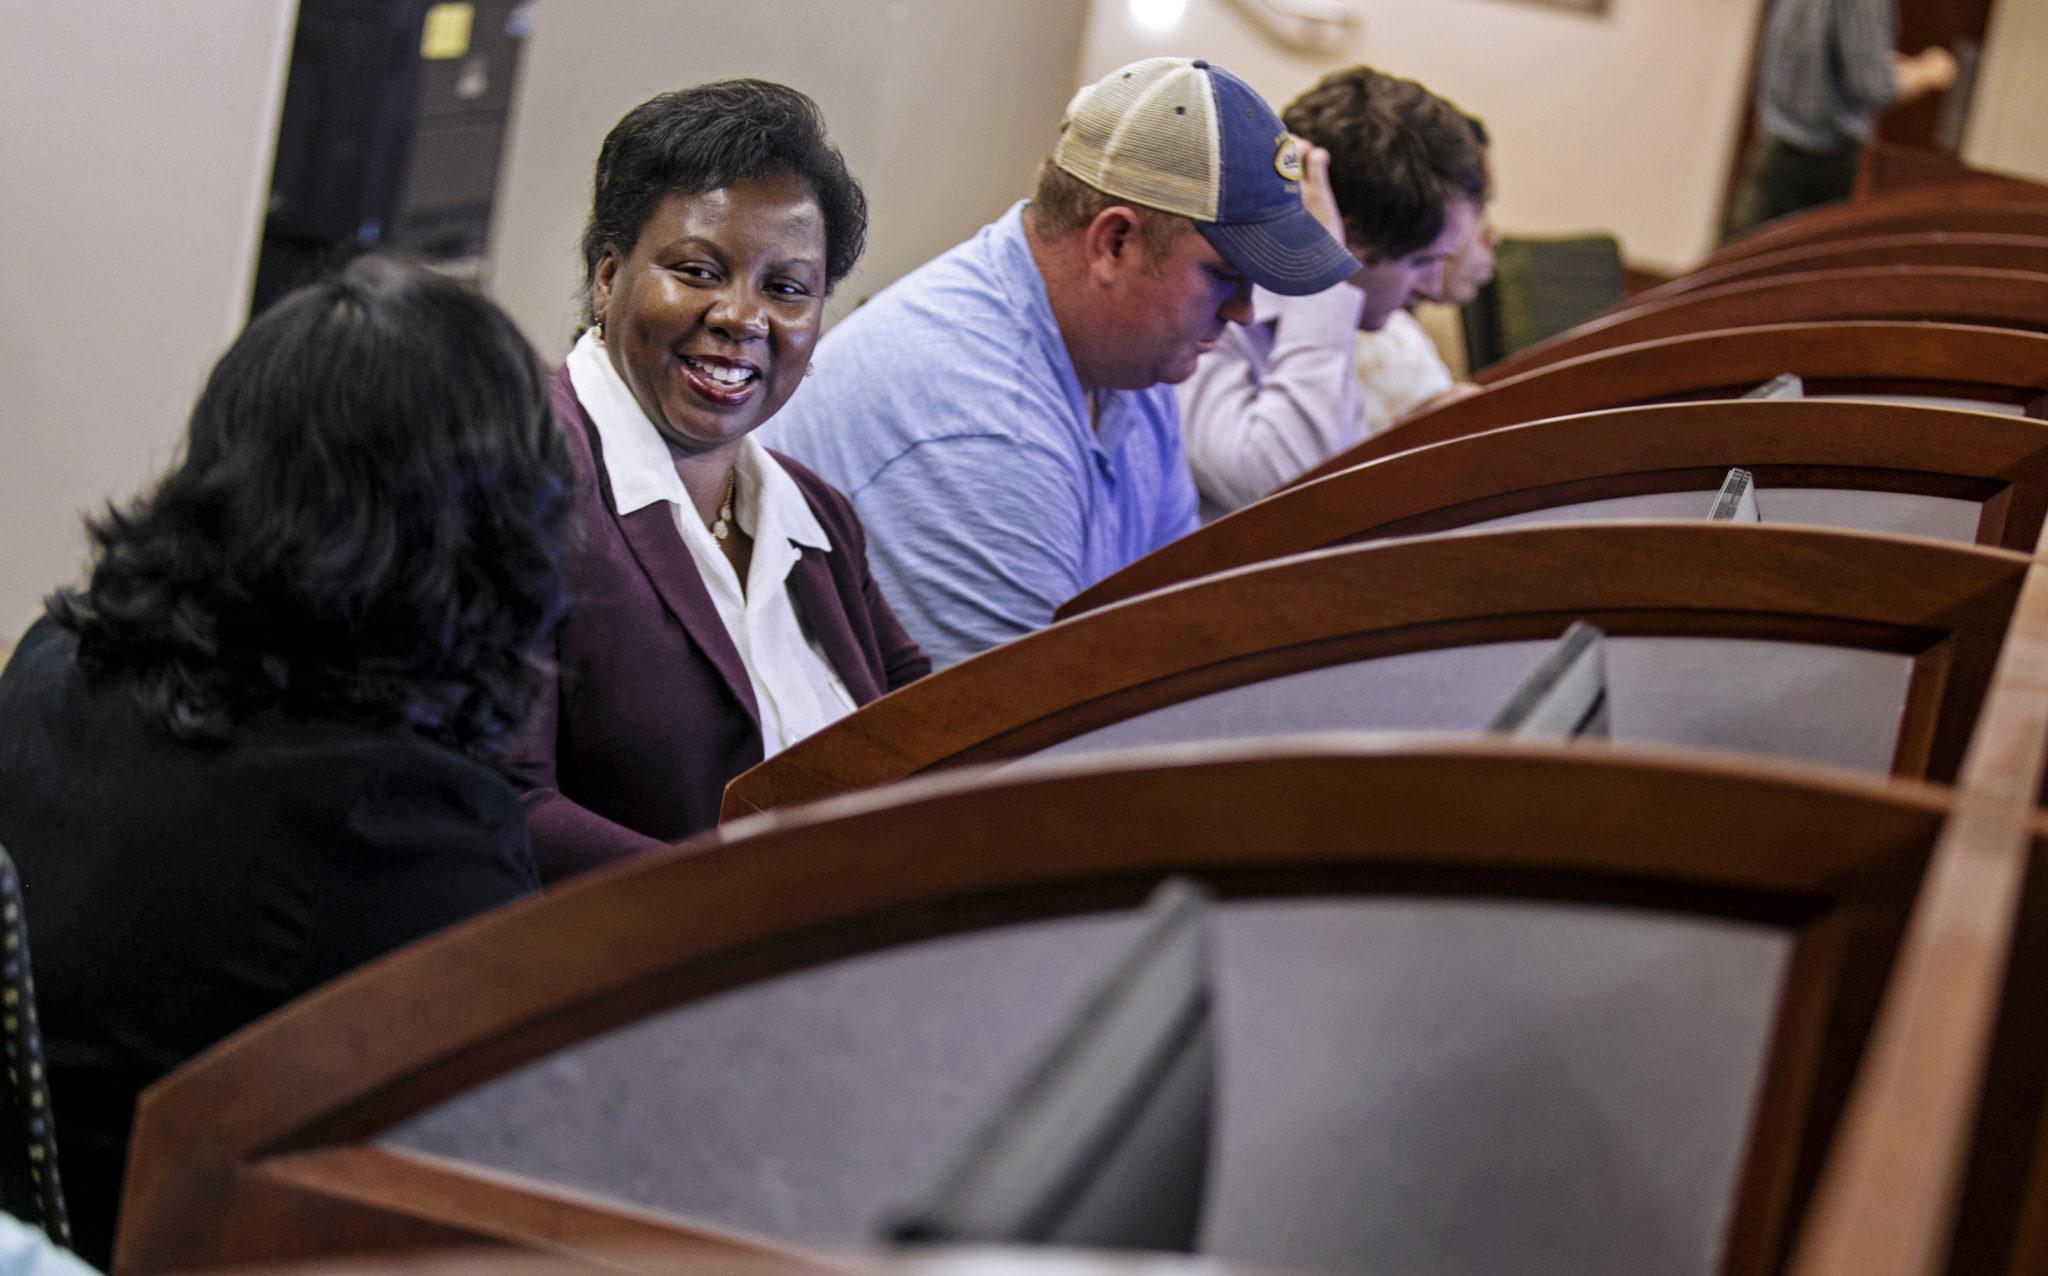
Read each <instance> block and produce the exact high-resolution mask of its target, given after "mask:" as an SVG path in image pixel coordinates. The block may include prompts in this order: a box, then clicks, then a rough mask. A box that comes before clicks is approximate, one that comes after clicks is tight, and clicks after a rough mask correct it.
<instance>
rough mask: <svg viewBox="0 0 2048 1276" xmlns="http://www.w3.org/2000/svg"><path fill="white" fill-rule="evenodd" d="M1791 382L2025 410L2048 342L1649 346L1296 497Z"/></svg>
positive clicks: (1413, 438)
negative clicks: (1536, 426)
mask: <svg viewBox="0 0 2048 1276" xmlns="http://www.w3.org/2000/svg"><path fill="white" fill-rule="evenodd" d="M1783 372H1797V373H1798V374H1799V375H1800V376H1801V377H1803V378H1805V380H1806V388H1807V393H1808V394H1809V395H1826V394H1923V395H1941V396H1945V397H1954V398H1960V399H1969V400H1974V401H1978V402H1985V403H2011V404H2025V403H2031V402H2033V401H2035V400H2037V399H2039V398H2041V397H2042V396H2043V395H2044V394H2048V335H2043V334H2041V333H2036V332H2016V331H2012V330H2008V329H2000V328H1980V327H1969V326H1965V325H1962V324H1930V323H1897V322H1888V321H1869V320H1866V321H1860V322H1838V323H1787V324H1764V325H1760V326H1757V327H1754V328H1735V329H1731V330H1728V331H1724V332H1699V333H1692V334H1690V335H1687V336H1681V337H1666V338H1662V339H1660V340H1656V341H1645V342H1642V343H1639V344H1637V345H1632V346H1623V347H1621V348H1619V349H1614V350H1603V351H1600V352H1597V353H1594V354H1588V355H1581V356H1579V357H1578V358H1574V359H1566V360H1563V361H1561V362H1558V363H1554V364H1550V365H1549V366H1547V367H1542V368H1536V369H1532V370H1531V371H1529V372H1525V373H1523V374H1522V375H1520V376H1517V377H1511V378H1508V379H1507V380H1504V381H1498V382H1495V383H1493V384H1491V385H1489V386H1487V387H1486V388H1485V389H1483V390H1481V391H1480V392H1479V393H1478V394H1474V395H1470V396H1468V397H1466V398H1464V399H1460V400H1458V401H1456V402H1454V403H1447V404H1445V405H1444V406H1442V407H1440V408H1436V409H1434V410H1431V411H1427V412H1423V413H1420V414H1418V415H1415V416H1411V417H1408V418H1407V419H1406V420H1403V421H1401V422H1398V423H1397V424H1395V425H1394V427H1393V428H1391V429H1389V430H1384V431H1382V432H1381V433H1379V434H1375V435H1373V436H1372V437H1371V438H1368V439H1366V440H1364V441H1363V442H1361V443H1359V444H1358V445H1357V446H1355V447H1351V448H1347V449H1345V450H1344V451H1342V452H1339V453H1338V454H1337V455H1335V456H1333V457H1331V458H1330V459H1329V460H1327V461H1325V462H1323V463H1322V464H1321V465H1318V466H1316V467H1315V468H1313V469H1311V470H1309V471H1308V472H1307V473H1305V474H1303V475H1302V476H1301V477H1300V478H1299V479H1296V480H1295V482H1294V483H1293V484H1290V485H1289V486H1297V485H1299V484H1302V483H1307V482H1311V481H1313V480H1315V479H1318V478H1322V477H1324V476H1326V475H1329V474H1334V473H1336V472H1337V471H1338V470H1345V469H1349V468H1351V467H1352V466H1354V465H1358V464H1360V463H1362V462H1365V461H1370V460H1373V459H1375V458H1377V457H1382V456H1391V455H1392V454H1394V453H1395V452H1401V451H1405V450H1407V449H1408V448H1412V447H1421V446H1423V445H1424V444H1428V443H1441V442H1443V441H1444V440H1445V439H1454V438H1461V437H1463V436H1465V435H1468V434H1477V433H1479V432H1480V431H1482V430H1492V429H1497V428H1498V427H1500V426H1503V425H1520V424H1522V423H1524V422H1527V421H1540V420H1543V419H1544V418H1546V417H1556V416H1564V415H1566V414H1568V413H1574V412H1592V411H1596V410H1598V409H1601V408H1619V407H1627V406H1629V405H1631V404H1643V403H1659V402H1670V401H1673V400H1681V399H1725V398H1733V397H1735V396H1737V395H1740V394H1742V393H1743V392H1744V391H1747V390H1750V389H1753V388H1755V387H1756V386H1758V385H1760V384H1762V383H1763V382H1765V381H1768V380H1770V379H1771V378H1772V377H1775V376H1777V375H1778V374H1780V373H1783Z"/></svg>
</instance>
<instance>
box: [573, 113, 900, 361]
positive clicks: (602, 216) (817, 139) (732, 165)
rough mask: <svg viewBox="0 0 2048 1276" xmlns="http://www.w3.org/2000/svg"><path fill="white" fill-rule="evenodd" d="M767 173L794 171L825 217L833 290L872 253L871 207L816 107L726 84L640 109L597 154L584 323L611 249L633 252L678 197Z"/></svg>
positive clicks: (586, 238) (586, 235) (586, 239)
mask: <svg viewBox="0 0 2048 1276" xmlns="http://www.w3.org/2000/svg"><path fill="white" fill-rule="evenodd" d="M767 173H794V174H795V175H796V176H797V177H799V178H801V179H802V180H803V182H804V183H805V184H806V185H808V186H809V187H810V188H811V191H812V193H813V194H815V195H816V196H817V198H818V207H819V208H820V209H821V210H822V211H823V212H824V214H825V287H826V288H827V289H828V290H830V289H831V288H834V287H836V286H837V285H838V283H839V281H840V280H842V279H844V278H846V276H847V274H848V273H849V272H851V271H852V270H853V267H854V263H855V262H857V261H859V260H860V254H861V250H862V249H863V248H864V247H866V245H867V235H868V200H867V196H866V195H865V194H863V193H862V191H861V188H860V183H859V182H857V181H855V180H854V177H853V174H852V173H850V172H848V171H847V168H846V159H845V157H844V156H842V155H840V153H839V148H838V147H836V146H834V145H832V144H831V143H830V142H829V141H827V140H826V138H825V117H824V116H822V115H821V114H819V112H818V104H817V103H816V102H813V101H812V100H811V99H810V98H809V97H807V96H805V95H804V94H802V93H799V92H797V91H796V90H795V89H792V88H790V87H789V86H788V85H784V84H772V83H770V82H768V81H767V80H718V81H715V82H713V83H711V84H700V85H698V86H696V87H695V88H689V89H679V90H677V91H676V92H674V93H664V94H662V95H661V96H660V97H657V98H651V99H649V100H648V101H645V102H642V103H641V104H640V105H638V106H636V107H634V108H633V109H632V110H630V111H628V112H626V115H625V118H623V119H621V120H620V121H619V122H618V123H617V124H614V125H613V126H612V131H611V132H610V133H608V134H606V135H605V139H604V145H603V146H602V147H600V148H599V149H598V152H597V178H596V181H595V183H594V187H595V189H594V191H593V193H592V195H591V200H590V220H589V222H588V223H586V224H585V226H584V228H583V311H584V314H583V318H584V321H585V322H586V323H587V322H589V321H590V320H591V319H592V317H593V316H592V315H591V313H590V286H591V283H592V281H593V280H594V279H595V278H596V275H597V263H598V259H599V258H601V257H603V256H604V250H605V249H606V248H607V247H612V248H616V249H618V250H619V251H620V252H621V253H625V254H629V255H630V254H631V253H632V251H633V245H634V244H636V243H638V242H639V240H640V231H641V229H642V228H643V227H645V226H646V225H647V219H648V218H650V217H652V216H654V210H655V209H656V208H658V207H659V206H660V205H661V202H662V201H663V200H665V199H667V198H668V197H669V196H671V195H702V194H704V193H705V192H707V191H715V190H722V189H724V188H725V187H727V186H731V185H733V184H734V183H735V182H743V181H746V180H748V179H749V178H754V177H760V176H762V175H763V174H767Z"/></svg>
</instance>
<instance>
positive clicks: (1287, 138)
mask: <svg viewBox="0 0 2048 1276" xmlns="http://www.w3.org/2000/svg"><path fill="white" fill-rule="evenodd" d="M1273 171H1274V172H1276V173H1278V174H1280V176H1282V177H1284V178H1286V179H1287V180H1288V181H1290V182H1298V181H1300V180H1301V148H1300V147H1299V146H1297V145H1295V141H1294V134H1292V133H1282V134H1281V135H1280V149H1279V150H1278V151H1275V152H1274V153H1273Z"/></svg>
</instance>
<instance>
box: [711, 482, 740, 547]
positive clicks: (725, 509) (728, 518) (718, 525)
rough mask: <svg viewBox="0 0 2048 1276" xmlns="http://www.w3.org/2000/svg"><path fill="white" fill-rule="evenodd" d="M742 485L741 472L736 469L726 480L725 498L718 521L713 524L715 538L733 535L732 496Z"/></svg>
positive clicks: (712, 531)
mask: <svg viewBox="0 0 2048 1276" xmlns="http://www.w3.org/2000/svg"><path fill="white" fill-rule="evenodd" d="M739 486H740V472H739V471H738V470H734V471H733V472H732V473H731V474H730V475H728V476H727V478H726V480H725V500H724V502H723V503H722V504H720V505H719V507H718V521H717V522H715V523H713V524H712V525H711V536H712V539H713V540H721V541H722V540H724V539H725V538H726V537H728V536H730V535H732V498H733V495H734V494H735V493H736V492H738V490H739Z"/></svg>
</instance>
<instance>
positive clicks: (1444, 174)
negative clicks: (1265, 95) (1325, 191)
mask: <svg viewBox="0 0 2048 1276" xmlns="http://www.w3.org/2000/svg"><path fill="white" fill-rule="evenodd" d="M1281 118H1282V120H1283V121H1284V122H1285V123H1286V125H1287V127H1288V129H1289V130H1290V131H1292V132H1293V133H1295V134H1296V135H1298V136H1300V137H1303V138H1305V139H1307V140H1308V141H1309V142H1312V143H1314V144H1315V145H1317V146H1320V147H1322V148H1324V149H1325V150H1327V151H1329V152H1330V187H1331V190H1332V192H1333V193H1334V194H1335V195H1336V197H1337V208H1338V211H1340V212H1341V213H1342V214H1343V216H1344V224H1345V229H1346V230H1347V231H1348V232H1349V234H1350V236H1351V238H1352V239H1353V240H1354V241H1357V242H1359V243H1362V244H1363V245H1365V246H1366V247H1368V248H1370V250H1371V253H1372V256H1373V258H1374V259H1375V260H1383V259H1386V258H1390V257H1400V256H1404V255H1406V254H1408V253H1411V252H1414V251H1415V250H1416V249H1419V248H1421V247H1423V246H1424V245H1426V244H1428V243H1429V242H1430V241H1431V240H1433V239H1435V238H1436V237H1437V235H1438V234H1439V233H1440V232H1441V231H1442V230H1443V225H1444V205H1445V203H1446V202H1448V201H1450V200H1452V199H1464V200H1468V201H1470V202H1471V203H1472V205H1473V206H1474V207H1475V208H1478V207H1480V206H1483V205H1484V204H1485V203H1486V200H1487V197H1488V196H1489V195H1490V194H1491V184H1490V180H1489V178H1488V176H1487V167H1486V130H1485V127H1484V126H1483V125H1481V124H1480V123H1479V121H1477V120H1476V119H1473V118H1472V117H1470V116H1468V115H1466V114H1465V113H1464V112H1463V111H1460V110H1459V109H1458V108H1457V107H1456V106H1453V105H1452V104H1451V103H1450V102H1448V101H1446V100H1444V99H1443V98H1441V97H1438V96H1437V95H1436V94H1434V93H1431V92H1430V91H1429V90H1428V89H1426V88H1423V87H1422V86H1421V85H1420V84H1417V83H1416V82H1415V81H1413V80H1403V79H1399V78H1397V77H1395V76H1391V75H1384V74H1382V73H1380V72H1378V71H1375V70H1373V69H1372V68H1370V67H1363V66H1355V67H1350V68H1348V69H1346V70H1342V71H1333V72H1331V73H1330V74H1329V75H1326V76H1324V77H1323V78H1322V80H1321V81H1319V82H1318V83H1317V84H1316V86H1315V87H1314V88H1312V89H1310V90H1309V91H1308V92H1306V93H1303V94H1302V95H1301V96H1300V97H1298V98H1296V99H1294V101H1293V102H1291V103H1289V104H1288V107H1287V109H1286V110H1285V111H1284V112H1282V113H1281Z"/></svg>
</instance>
